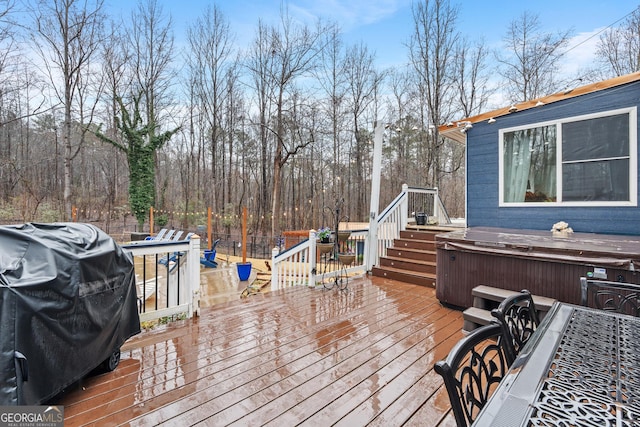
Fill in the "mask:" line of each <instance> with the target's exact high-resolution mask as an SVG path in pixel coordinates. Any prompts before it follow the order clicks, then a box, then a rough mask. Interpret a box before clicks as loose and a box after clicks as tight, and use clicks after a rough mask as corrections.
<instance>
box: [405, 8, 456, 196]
mask: <svg viewBox="0 0 640 427" xmlns="http://www.w3.org/2000/svg"><path fill="white" fill-rule="evenodd" d="M457 18H458V9H457V8H456V7H453V6H451V4H450V2H449V0H425V1H424V2H421V3H419V4H415V5H414V7H413V20H414V30H413V34H412V37H411V42H410V45H409V55H410V58H411V63H412V64H413V66H414V68H415V70H416V72H417V74H418V77H419V80H418V86H419V92H420V93H421V95H422V99H423V100H424V103H425V106H426V108H427V120H428V121H427V123H423V124H422V126H421V127H422V128H423V129H428V128H429V126H430V125H431V126H434V128H433V129H434V133H433V134H432V135H429V137H428V138H427V140H426V141H425V143H426V144H428V146H427V149H426V150H425V155H426V156H425V157H426V159H425V160H426V162H425V168H424V169H425V172H426V173H427V182H425V183H424V184H425V185H431V186H439V183H440V175H441V167H442V164H443V163H444V162H446V160H443V158H442V157H443V154H444V153H443V152H442V146H443V144H444V141H443V140H442V138H440V137H439V136H438V135H437V132H435V130H436V129H437V126H438V125H439V124H441V123H443V118H445V117H447V116H448V114H450V113H449V111H447V109H448V108H450V107H449V106H450V105H452V92H451V89H452V81H453V66H454V61H453V56H454V53H455V46H456V43H457V41H458V38H459V35H458V32H457V30H456V27H455V25H456V20H457Z"/></svg>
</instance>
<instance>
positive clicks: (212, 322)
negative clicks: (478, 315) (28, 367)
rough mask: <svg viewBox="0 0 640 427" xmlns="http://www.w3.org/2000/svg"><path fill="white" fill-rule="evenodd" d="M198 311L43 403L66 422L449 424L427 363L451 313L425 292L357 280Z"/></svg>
mask: <svg viewBox="0 0 640 427" xmlns="http://www.w3.org/2000/svg"><path fill="white" fill-rule="evenodd" d="M349 288H350V289H349V292H341V291H338V290H323V289H310V288H306V287H296V288H289V289H285V290H281V291H276V292H270V293H267V294H264V295H258V296H255V297H251V298H248V299H244V300H239V301H234V302H231V303H225V304H219V305H216V306H214V307H210V308H206V309H203V310H202V313H201V316H200V317H199V318H196V319H194V320H187V321H180V322H175V323H173V324H171V325H167V326H165V327H161V328H158V329H157V330H152V331H148V332H144V333H143V334H141V335H139V336H136V337H134V338H132V339H131V340H130V341H128V342H127V343H126V344H125V346H123V351H122V361H121V364H120V366H119V367H118V369H116V371H114V372H112V373H109V374H104V375H101V376H96V377H90V378H87V379H85V380H83V381H82V382H81V383H79V384H78V385H77V386H76V387H74V388H73V389H72V390H69V391H68V392H67V393H66V394H65V395H63V396H61V397H60V399H61V401H59V402H52V403H59V404H63V405H64V406H65V426H77V425H96V426H105V425H120V424H127V425H131V426H145V425H163V424H164V425H180V426H186V425H203V426H205V425H214V426H221V425H238V426H244V425H251V426H254V425H273V426H282V425H298V424H303V425H305V424H306V425H333V424H336V425H345V426H349V427H354V426H359V425H367V424H369V425H380V426H394V425H419V426H429V425H434V426H435V425H441V424H442V425H453V424H455V423H453V419H452V417H451V415H450V406H449V402H448V398H447V395H446V391H445V390H444V388H443V386H442V381H441V378H440V377H439V376H438V375H437V374H436V373H435V372H434V371H433V364H434V363H435V362H436V361H438V360H440V359H442V358H444V357H445V356H446V355H447V353H448V352H449V350H450V349H451V347H452V346H453V345H454V344H455V343H456V342H457V341H458V340H459V339H460V338H461V337H462V334H461V328H462V317H461V313H460V312H458V311H454V310H450V309H447V308H444V307H442V306H441V305H440V303H439V302H438V301H437V299H436V298H435V290H434V289H432V288H427V287H421V286H416V285H410V284H405V283H400V282H395V281H391V280H388V279H383V278H374V277H372V278H363V279H357V280H354V281H352V282H351V283H350V284H349Z"/></svg>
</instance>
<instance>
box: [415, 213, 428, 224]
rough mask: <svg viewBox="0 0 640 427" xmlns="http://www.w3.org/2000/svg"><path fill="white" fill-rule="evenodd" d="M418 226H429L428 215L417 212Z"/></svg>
mask: <svg viewBox="0 0 640 427" xmlns="http://www.w3.org/2000/svg"><path fill="white" fill-rule="evenodd" d="M415 218H416V225H427V214H426V213H424V212H416V214H415Z"/></svg>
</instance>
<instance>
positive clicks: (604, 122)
mask: <svg viewBox="0 0 640 427" xmlns="http://www.w3.org/2000/svg"><path fill="white" fill-rule="evenodd" d="M628 155H629V114H626V113H625V114H618V115H615V116H608V117H599V118H597V119H589V120H580V121H577V122H571V123H564V124H563V125H562V161H565V162H567V161H576V160H589V159H604V158H608V157H609V158H610V157H621V156H628Z"/></svg>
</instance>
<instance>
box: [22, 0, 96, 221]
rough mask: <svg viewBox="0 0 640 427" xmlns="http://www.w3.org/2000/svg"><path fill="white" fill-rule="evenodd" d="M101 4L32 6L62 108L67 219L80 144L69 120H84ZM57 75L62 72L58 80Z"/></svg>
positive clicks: (76, 1) (66, 0) (58, 0)
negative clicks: (84, 106) (84, 108)
mask: <svg viewBox="0 0 640 427" xmlns="http://www.w3.org/2000/svg"><path fill="white" fill-rule="evenodd" d="M102 6H103V1H102V0H95V1H91V2H89V1H80V0H52V1H39V2H38V4H37V5H36V7H35V8H34V10H35V12H34V18H35V28H36V35H35V37H36V45H37V47H38V51H39V53H40V55H41V57H42V59H43V60H44V64H45V68H46V72H47V75H48V78H49V80H50V82H51V85H52V88H53V89H54V91H55V94H56V97H57V99H58V100H59V102H60V103H61V104H62V106H63V109H64V114H63V116H64V118H63V126H62V144H63V150H64V154H63V161H64V190H63V199H64V205H65V214H66V217H67V219H68V220H70V219H71V196H72V179H73V175H72V163H73V159H74V158H75V157H76V156H77V155H78V152H79V150H80V149H81V147H82V140H80V141H75V142H74V141H73V123H72V120H74V119H76V120H84V117H83V116H82V115H83V114H84V113H85V111H80V110H82V107H83V103H84V100H85V99H84V98H83V96H84V94H83V93H82V89H83V88H84V87H85V85H86V84H87V81H88V78H89V76H90V74H91V71H90V61H91V59H92V58H93V57H94V56H95V55H96V53H97V51H98V49H99V48H100V45H101V42H102V23H103V21H104V17H103V14H102ZM58 76H62V81H60V80H59V77H58ZM94 99H95V98H94ZM90 110H93V106H90ZM89 114H90V115H89V117H88V120H87V121H81V122H80V126H81V128H82V129H86V125H87V124H88V123H90V122H91V118H92V114H93V112H92V111H91V112H90V113H89ZM83 132H84V130H81V133H83ZM81 138H83V137H81Z"/></svg>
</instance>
